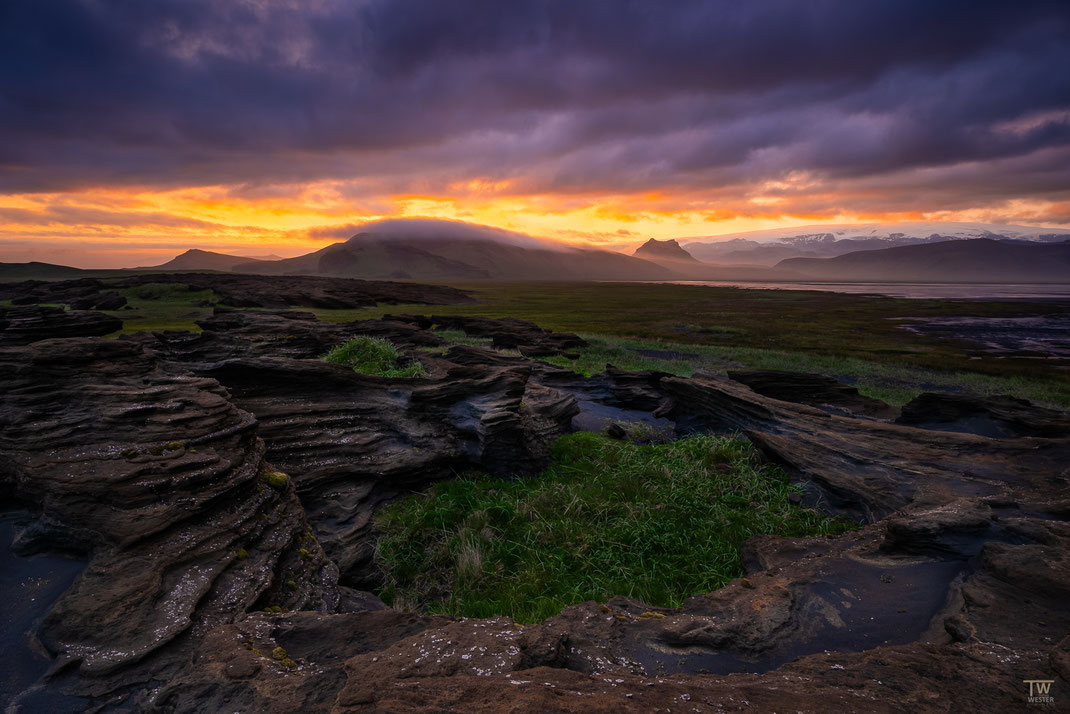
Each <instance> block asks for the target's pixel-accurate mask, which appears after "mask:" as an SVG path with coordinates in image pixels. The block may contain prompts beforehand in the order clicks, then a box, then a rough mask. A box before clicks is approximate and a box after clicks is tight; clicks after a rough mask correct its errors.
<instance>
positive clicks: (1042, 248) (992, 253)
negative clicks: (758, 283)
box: [776, 238, 1070, 283]
mask: <svg viewBox="0 0 1070 714" xmlns="http://www.w3.org/2000/svg"><path fill="white" fill-rule="evenodd" d="M776 267H777V268H781V269H785V270H791V271H794V272H797V273H802V274H804V275H806V276H807V277H809V278H811V279H820V280H836V281H867V282H869V281H873V282H884V281H898V282H911V281H920V282H960V283H968V282H978V283H1070V240H1067V241H1063V242H1061V243H1050V242H1037V241H1032V242H1030V241H1020V240H994V239H991V238H976V239H973V240H950V241H941V242H935V243H929V244H924V245H908V246H899V247H895V248H885V249H883V250H865V251H857V252H854V253H847V254H845V255H840V256H836V257H834V258H789V259H787V260H782V261H780V262H779V263H777V265H776Z"/></svg>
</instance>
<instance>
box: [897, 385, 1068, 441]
mask: <svg viewBox="0 0 1070 714" xmlns="http://www.w3.org/2000/svg"><path fill="white" fill-rule="evenodd" d="M895 423H896V424H905V425H907V426H916V427H921V428H923V429H937V430H939V431H959V432H964V433H967V434H979V435H981V436H990V437H995V438H1000V439H1011V438H1016V437H1021V436H1038V437H1044V438H1051V439H1059V438H1067V437H1070V415H1068V414H1067V413H1066V412H1060V411H1056V410H1054V409H1045V408H1044V407H1038V406H1036V405H1035V404H1033V403H1031V402H1029V401H1028V400H1025V399H1015V398H1014V397H987V398H985V397H970V396H964V395H956V394H933V393H931V392H927V393H925V394H920V395H918V396H917V397H914V399H912V400H910V402H908V403H907V404H905V405H904V406H903V410H902V414H901V415H900V416H899V417H898V418H897V419H896V420H895Z"/></svg>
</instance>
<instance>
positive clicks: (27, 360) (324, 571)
mask: <svg viewBox="0 0 1070 714" xmlns="http://www.w3.org/2000/svg"><path fill="white" fill-rule="evenodd" d="M183 277H185V276H183ZM516 322H518V321H493V320H478V321H473V322H464V323H461V322H459V323H456V324H455V325H453V326H451V327H449V329H462V330H465V331H466V332H467V333H468V334H469V335H471V336H480V337H489V338H490V339H492V340H493V341H494V343H495V344H499V345H501V346H502V347H503V348H511V349H509V350H508V351H505V350H494V349H484V348H479V347H471V346H467V345H451V344H449V343H447V342H444V341H443V340H442V339H441V338H440V337H438V336H436V335H434V334H433V333H432V332H430V331H428V329H427V328H429V327H430V326H431V325H434V324H437V325H440V326H444V325H443V323H442V322H439V318H430V317H429V318H422V319H415V318H414V317H413V316H405V317H404V318H400V319H383V320H371V321H362V322H355V323H348V324H341V325H327V324H323V323H319V322H317V321H315V320H314V319H312V318H311V316H310V315H307V314H303V313H300V312H292V311H282V312H277V313H264V312H256V313H244V312H225V311H220V312H217V314H216V315H215V316H214V317H212V318H210V319H208V320H205V321H204V322H203V323H202V328H203V329H204V332H202V333H200V334H196V335H192V334H185V333H182V334H178V333H166V334H155V335H152V334H145V333H143V334H139V335H137V336H133V337H130V338H126V339H121V340H118V341H110V340H101V339H92V338H70V339H56V340H47V341H43V342H35V343H33V344H30V345H28V346H21V347H5V348H2V349H0V427H2V435H0V480H2V482H3V483H2V486H3V488H4V491H5V493H6V494H7V496H6V498H5V501H4V504H5V508H6V512H7V514H8V515H7V516H5V518H4V519H3V520H0V525H3V528H0V534H2V535H4V536H5V538H6V539H8V540H9V541H10V547H9V549H8V554H7V556H6V560H4V564H5V566H6V567H5V576H4V577H5V579H4V580H2V581H0V582H3V583H4V587H5V589H6V588H16V587H17V588H23V587H36V588H38V590H37V592H39V593H40V598H41V599H40V601H39V602H37V601H35V603H36V604H34V605H33V606H32V607H29V606H28V607H27V608H24V609H23V610H20V611H19V612H15V613H12V615H11V616H10V617H9V619H8V620H6V621H4V627H3V629H0V632H3V633H4V637H5V638H11V639H13V640H14V641H15V642H16V643H17V646H18V647H22V648H23V650H22V651H32V652H35V653H37V654H35V656H36V657H37V659H36V660H34V661H33V662H32V663H31V665H30V666H27V667H25V668H22V669H21V670H20V671H19V672H15V673H8V674H7V675H6V676H5V677H4V678H3V679H0V683H2V686H3V687H4V692H3V695H4V698H5V699H6V700H11V701H12V705H10V706H12V707H15V708H14V709H13V710H14V711H24V712H32V711H45V710H47V711H81V710H85V709H97V710H104V711H156V712H177V711H256V710H261V711H313V712H315V711H323V712H347V711H354V712H357V711H391V712H393V711H466V712H470V711H477V712H478V711H487V712H492V711H493V712H497V711H542V710H546V711H606V712H609V711H614V712H617V711H651V710H655V709H671V710H681V711H699V712H704V711H705V712H716V711H744V710H759V711H772V710H792V711H814V712H818V711H875V712H884V711H888V712H891V711H915V712H916V711H950V710H976V711H987V710H1003V711H1010V710H1016V709H1018V708H1021V707H1023V706H1024V705H1025V698H1026V697H1027V696H1028V691H1027V689H1028V688H1027V686H1026V685H1023V683H1022V681H1023V680H1026V679H1053V680H1055V684H1054V685H1053V688H1052V691H1053V693H1054V694H1055V696H1056V701H1059V699H1058V698H1059V695H1060V693H1062V692H1066V691H1067V687H1068V685H1070V679H1068V677H1070V665H1068V664H1067V662H1070V638H1067V637H1066V633H1067V632H1070V611H1068V610H1067V609H1066V607H1065V603H1066V602H1067V601H1068V599H1070V556H1068V553H1070V473H1068V471H1067V468H1068V464H1070V438H1068V437H1067V436H1066V435H1065V434H1061V433H1060V431H1059V427H1058V425H1059V424H1062V423H1064V422H1063V421H1061V420H1064V419H1065V415H1062V414H1060V413H1057V412H1053V413H1051V414H1048V413H1047V412H1044V411H1038V410H1035V409H1034V410H1031V411H1029V417H1030V419H1031V420H1032V421H1030V422H1028V423H1029V427H1028V431H1029V433H1026V429H1025V428H1024V427H1016V429H1017V431H1015V432H1014V433H1012V434H1009V435H1003V436H1000V437H999V438H993V437H990V436H980V435H977V434H967V433H958V432H953V431H943V430H939V424H937V423H933V422H931V421H929V422H924V420H922V421H919V424H922V423H924V424H927V425H931V426H934V427H935V429H927V428H920V426H918V425H906V424H902V423H900V424H896V423H891V422H888V421H884V420H881V419H880V418H877V417H876V416H875V415H873V414H872V413H870V414H868V415H865V414H862V415H858V414H859V412H857V411H856V412H854V414H852V413H851V412H852V410H851V409H848V408H847V407H845V406H844V405H843V404H842V403H840V404H839V405H838V406H837V405H833V406H836V408H835V409H832V410H829V409H821V408H817V407H815V406H811V405H809V404H807V403H799V402H803V399H804V398H807V395H806V394H805V389H804V388H800V389H802V392H801V393H798V392H797V393H796V394H795V396H794V397H793V398H792V399H791V400H788V399H784V398H774V397H773V396H770V395H768V394H763V393H759V390H757V389H752V388H750V387H748V386H746V385H745V384H743V383H742V382H741V381H733V380H728V379H717V378H707V377H696V378H693V379H682V378H677V377H671V376H668V375H665V374H663V373H657V372H645V373H625V372H620V371H618V370H614V369H612V368H610V369H608V370H607V371H606V372H605V373H604V374H602V375H598V376H596V377H592V378H590V379H585V378H582V377H580V376H578V375H575V374H572V373H569V372H566V371H565V370H560V369H557V368H555V367H551V366H549V365H545V364H542V363H537V362H531V361H529V360H527V359H525V358H524V357H523V356H522V355H520V354H517V353H516V352H515V351H514V350H515V349H516V348H518V347H520V348H521V349H520V351H521V352H523V347H524V346H532V347H535V348H539V349H542V348H547V349H549V348H551V347H552V348H553V349H559V350H561V349H573V348H574V345H575V344H576V343H575V342H574V341H573V337H574V336H568V335H558V334H557V333H533V332H532V331H531V330H530V329H529V328H527V327H523V328H519V327H518V326H517V325H516ZM469 330H471V331H470V332H469ZM518 331H519V332H518ZM518 333H519V334H521V335H522V338H517V334H518ZM360 334H370V335H376V336H383V337H387V338H389V339H390V340H391V341H393V342H395V344H397V345H398V347H399V351H400V352H401V353H402V356H403V358H405V359H419V360H420V361H421V362H423V363H424V365H425V368H426V370H427V373H428V376H427V378H425V379H383V378H377V377H370V376H364V375H358V374H355V373H354V372H352V371H351V370H348V369H346V368H343V367H339V366H336V365H329V364H325V363H323V362H322V361H321V360H320V359H319V357H320V356H321V355H322V354H323V353H324V352H325V351H326V350H327V349H329V348H330V347H332V346H333V345H335V344H338V343H339V342H342V341H344V340H346V339H349V338H350V337H352V336H356V335H360ZM540 334H541V337H540V336H539V335H540ZM533 337H537V338H538V339H533ZM540 344H541V345H542V346H543V347H542V348H540V347H539V345H540ZM747 379H750V380H751V381H752V382H753V381H754V380H753V379H751V378H749V377H748V378H747ZM778 379H780V380H781V381H780V383H781V384H783V383H785V382H784V379H787V378H778ZM805 383H806V381H805V375H804V376H802V377H799V378H797V379H795V384H805ZM826 387H827V388H828V389H826V391H824V392H821V393H820V396H818V397H815V398H814V399H816V400H817V401H818V402H820V403H821V404H829V403H830V400H829V397H828V396H827V395H828V394H842V393H843V392H842V391H839V390H836V389H835V388H834V387H832V386H831V385H826ZM763 389H764V388H763ZM765 391H768V390H765ZM781 396H783V397H786V396H788V395H787V394H785V393H783V392H781ZM848 396H849V395H848ZM814 399H811V402H812V401H814ZM585 404H586V405H590V406H588V407H586V408H587V409H588V410H590V409H595V408H598V409H605V410H618V412H619V413H622V414H625V415H639V416H641V417H643V418H645V419H648V420H651V421H657V420H661V421H662V423H664V424H667V425H669V427H670V428H673V427H675V428H676V429H678V430H679V431H680V432H681V433H685V432H687V431H691V430H717V431H725V432H742V433H744V434H745V435H746V436H747V437H748V438H750V439H751V440H752V441H754V443H756V444H757V445H758V446H759V448H760V449H762V450H763V451H764V452H765V453H766V454H767V455H768V456H769V457H770V458H772V459H775V460H777V461H778V462H780V463H782V464H784V465H785V467H786V468H787V469H788V470H789V472H790V473H791V474H792V475H793V476H794V478H796V479H798V480H799V481H801V482H803V483H806V484H808V487H809V489H810V492H809V494H808V499H809V501H810V502H811V503H814V504H816V505H818V506H819V507H823V508H826V509H827V510H830V511H834V512H845V513H849V514H853V515H855V516H856V517H858V518H860V519H862V520H863V521H865V522H866V523H868V525H866V526H865V527H864V528H863V529H861V530H859V531H855V532H851V533H847V534H845V535H842V536H838V537H835V538H818V539H812V538H798V539H792V538H776V537H770V536H759V537H757V538H754V539H752V540H751V541H748V543H747V544H746V546H745V548H744V553H743V560H744V563H745V567H746V577H744V578H740V579H738V580H736V581H734V582H733V583H731V584H730V585H728V586H727V587H725V588H722V589H721V590H718V591H716V592H713V593H708V594H699V595H695V596H693V597H691V598H689V599H688V600H687V601H685V603H684V605H683V606H682V607H681V608H679V609H677V610H666V609H658V608H650V607H649V606H647V605H644V604H643V603H638V602H635V601H632V600H629V599H627V598H620V597H618V598H614V599H612V600H611V601H609V602H608V603H603V604H598V603H584V604H581V605H576V606H572V607H569V608H566V609H565V610H563V611H562V612H561V613H560V614H559V615H557V616H555V617H553V618H550V619H549V620H547V621H545V622H543V623H540V624H536V625H526V626H522V625H518V624H516V623H514V622H512V621H510V620H509V619H507V618H492V619H486V620H454V619H452V618H449V617H445V616H420V615H413V614H407V613H401V612H397V611H394V610H391V609H386V608H383V607H382V605H381V603H378V602H377V600H376V599H375V598H374V597H373V596H370V595H367V594H362V593H361V592H360V590H362V589H366V588H368V587H371V586H372V585H374V578H375V573H374V567H373V563H372V561H371V559H370V556H371V548H372V547H373V543H374V541H373V539H374V533H373V532H372V529H371V516H372V515H373V513H374V511H375V509H376V508H378V507H379V506H380V505H381V504H383V503H386V502H388V501H390V500H392V499H393V498H396V497H397V496H398V495H401V494H403V493H406V492H408V491H410V490H412V489H417V488H421V487H423V486H425V485H426V484H428V483H431V482H433V481H434V480H437V479H440V478H448V477H449V476H450V475H451V474H453V473H455V472H457V471H460V470H464V469H468V468H480V469H485V470H488V471H491V472H493V473H497V474H499V475H504V476H517V477H521V476H523V475H526V474H531V473H535V472H537V471H538V470H539V469H540V468H541V467H542V465H543V464H544V463H545V453H546V452H545V449H546V445H547V444H548V443H549V442H550V441H551V440H552V439H553V438H555V437H556V436H557V435H559V434H561V433H564V432H565V431H567V430H569V429H570V428H574V427H575V426H576V423H577V421H582V417H583V416H584V413H585V412H584V409H585V407H584V405H585ZM871 406H872V405H871ZM859 408H861V407H859ZM988 408H989V409H990V411H992V413H996V412H997V411H998V409H999V408H1004V407H1000V406H999V404H996V403H993V404H990V405H989V407H988ZM904 411H905V413H909V412H908V411H907V410H904ZM1049 411H1050V410H1049ZM830 412H831V413H830ZM930 412H931V410H930ZM588 413H589V412H588ZM607 413H613V412H607ZM940 413H943V412H940ZM956 413H957V412H956ZM1000 413H1003V412H1000ZM908 418H909V417H908ZM1023 419H1024V417H1021V416H1020V415H1019V418H1018V421H1023ZM620 421H622V422H624V421H628V419H625V418H623V417H622V418H621V419H620ZM1048 428H1051V429H1053V431H1051V432H1048V431H1045V430H1046V429H1048ZM5 545H8V543H5ZM9 572H10V575H8V573H9ZM9 583H10V584H9ZM354 588H355V589H354ZM265 608H266V609H267V610H268V612H265V611H264V610H265ZM20 706H21V707H22V708H21V709H18V708H17V707H20Z"/></svg>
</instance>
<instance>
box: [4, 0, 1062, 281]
mask: <svg viewBox="0 0 1070 714" xmlns="http://www.w3.org/2000/svg"><path fill="white" fill-rule="evenodd" d="M417 216H419V217H430V218H447V219H453V220H462V221H469V222H475V223H482V224H487V225H492V226H497V227H501V228H506V229H510V230H514V231H520V232H526V233H529V234H532V235H538V236H545V237H549V238H555V239H562V240H567V241H582V242H591V243H596V244H600V245H605V246H609V247H613V246H619V245H622V244H634V243H635V242H636V240H638V239H642V238H647V237H657V238H668V237H678V236H699V235H718V234H724V233H734V232H739V231H745V230H752V229H767V228H777V227H781V226H783V227H789V226H798V225H805V224H813V223H845V222H854V221H862V222H872V221H888V222H893V221H898V220H911V221H917V220H936V221H940V220H955V221H974V222H977V221H982V222H993V223H1017V224H1027V225H1041V226H1050V227H1070V4H1068V3H1066V2H1046V1H1039V0H1038V1H1036V2H1030V1H1029V0H1018V1H1016V2H1006V1H1001V2H986V1H985V0H941V1H940V2H932V0H920V1H916V0H866V1H865V2H859V1H858V0H806V1H801V0H749V1H748V2H738V1H737V0H729V1H723V2H721V1H717V0H675V1H674V2H671V3H661V2H650V1H649V0H646V1H642V2H633V1H630V0H603V1H586V0H565V1H555V0H542V1H534V0H509V1H508V2H502V1H501V0H451V1H450V2H442V1H441V0H226V1H223V0H219V1H216V2H211V1H209V0H152V1H151V2H146V0H47V1H46V0H4V2H3V3H0V261H8V262H14V261H23V260H45V261H47V262H56V263H62V264H67V265H80V266H84V267H119V266H130V265H139V264H141V265H144V264H154V263H159V262H163V261H164V260H166V259H167V258H169V257H171V256H173V255H175V254H176V253H179V252H181V251H183V250H185V249H187V248H191V247H198V248H204V249H212V250H220V251H222V252H230V253H240V254H245V255H254V256H256V255H265V254H277V255H284V256H291V255H298V254H301V253H305V252H308V251H310V250H315V249H318V248H320V247H323V246H324V245H326V244H328V243H330V242H333V241H336V240H339V239H341V238H345V237H348V236H349V235H351V234H352V232H353V228H354V226H356V225H359V224H360V223H362V222H365V221H369V220H377V219H383V218H401V217H417Z"/></svg>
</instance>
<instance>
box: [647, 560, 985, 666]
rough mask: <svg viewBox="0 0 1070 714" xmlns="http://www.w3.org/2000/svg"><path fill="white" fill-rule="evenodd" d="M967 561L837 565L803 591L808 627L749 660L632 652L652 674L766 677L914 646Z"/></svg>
mask: <svg viewBox="0 0 1070 714" xmlns="http://www.w3.org/2000/svg"><path fill="white" fill-rule="evenodd" d="M965 567H966V563H965V561H962V560H950V561H934V562H923V563H912V564H909V565H901V566H891V567H884V566H878V565H874V564H870V563H864V562H860V561H856V560H849V559H837V560H832V561H830V562H829V563H828V564H827V565H826V567H824V568H823V570H822V572H821V575H820V578H819V579H817V580H816V581H814V582H813V583H812V584H810V585H809V586H808V587H805V588H804V589H803V590H802V591H800V593H799V595H798V597H799V608H800V612H798V613H797V615H796V616H795V618H796V619H795V622H797V623H799V625H800V626H801V627H802V628H804V629H801V630H800V631H799V632H796V633H794V634H793V635H792V636H790V637H789V638H788V639H786V640H784V641H781V642H779V643H778V644H776V645H775V646H774V647H773V648H771V649H770V650H767V651H765V652H763V653H761V654H760V655H758V656H754V657H750V656H747V655H744V654H742V653H738V652H732V651H717V652H695V651H694V649H697V648H694V649H692V650H690V651H689V650H688V649H687V648H683V647H681V648H679V649H678V650H677V651H674V649H675V648H674V647H673V646H672V645H668V644H665V645H662V644H660V643H655V644H654V646H653V647H651V646H650V644H651V643H648V642H643V641H640V642H636V643H635V644H636V647H635V648H634V649H632V650H631V651H629V652H628V654H629V656H631V657H633V658H634V659H636V660H637V661H639V662H640V664H642V665H643V668H644V669H645V670H646V672H647V674H648V675H650V676H654V675H657V674H676V673H689V674H696V673H700V672H703V671H705V672H708V673H710V674H730V673H733V672H752V673H758V674H760V673H762V672H767V671H769V670H771V669H775V668H777V667H779V666H781V665H783V664H785V663H787V662H790V661H791V660H793V659H796V658H797V657H802V656H805V655H810V654H816V653H819V652H825V651H834V652H862V651H864V650H869V649H873V648H875V647H883V646H887V645H900V644H907V643H909V642H914V641H915V640H917V639H918V638H919V637H920V636H921V635H922V633H924V632H925V631H926V630H927V629H928V628H929V625H930V623H931V621H932V618H933V617H934V616H935V615H936V614H937V613H938V612H939V611H940V610H941V608H943V607H944V605H945V602H946V599H947V593H948V589H949V587H950V584H951V581H952V580H953V579H954V578H955V577H956V576H957V575H958V574H959V573H960V572H962V571H963V570H964V568H965Z"/></svg>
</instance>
